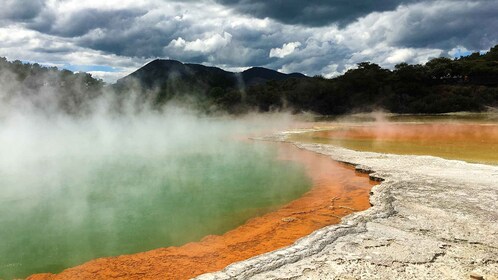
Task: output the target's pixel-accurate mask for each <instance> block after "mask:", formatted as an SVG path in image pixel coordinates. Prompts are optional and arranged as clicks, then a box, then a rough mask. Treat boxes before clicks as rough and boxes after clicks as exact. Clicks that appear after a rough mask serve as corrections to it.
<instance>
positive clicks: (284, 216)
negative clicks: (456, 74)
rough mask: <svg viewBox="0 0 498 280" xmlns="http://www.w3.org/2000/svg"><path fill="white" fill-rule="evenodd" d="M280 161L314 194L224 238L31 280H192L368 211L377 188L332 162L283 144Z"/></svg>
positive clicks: (94, 263)
mask: <svg viewBox="0 0 498 280" xmlns="http://www.w3.org/2000/svg"><path fill="white" fill-rule="evenodd" d="M278 145H279V149H281V150H280V160H292V161H297V162H300V163H302V164H304V166H305V168H306V172H307V173H308V175H309V176H310V178H311V179H312V182H313V188H312V189H311V190H310V191H309V192H307V193H306V194H304V195H303V196H302V197H301V198H299V199H297V200H294V201H292V202H290V203H289V204H287V205H285V206H283V207H281V208H280V209H278V210H276V211H274V212H271V213H268V214H265V215H263V216H260V217H256V218H253V219H250V220H248V221H247V222H246V223H245V224H243V225H242V226H240V227H238V228H236V229H234V230H231V231H229V232H227V233H225V234H223V235H220V236H207V237H205V238H203V239H202V240H201V241H199V242H192V243H188V244H185V245H183V246H180V247H167V248H160V249H156V250H151V251H147V252H143V253H137V254H132V255H122V256H118V257H107V258H99V259H95V260H92V261H89V262H87V263H85V264H82V265H80V266H76V267H73V268H69V269H66V270H64V271H63V272H61V273H59V274H49V273H46V274H35V275H32V276H30V277H29V278H28V279H108V278H114V279H189V278H192V277H195V276H198V275H200V274H203V273H207V272H213V271H217V270H221V269H223V268H224V267H226V266H227V265H229V264H231V263H234V262H237V261H241V260H245V259H248V258H251V257H254V256H256V255H260V254H263V253H266V252H270V251H273V250H276V249H279V248H282V247H285V246H288V245H291V244H292V243H294V242H295V241H296V240H297V239H299V238H301V237H303V236H306V235H308V234H310V233H311V232H313V231H315V230H317V229H319V228H322V227H325V226H327V225H331V224H336V223H338V222H339V221H340V218H341V217H343V216H346V215H348V214H350V213H352V212H354V211H361V210H364V209H367V208H368V207H369V206H370V204H369V191H370V189H371V187H372V186H373V185H374V184H375V183H374V182H372V181H369V179H368V176H367V175H360V174H357V173H355V172H354V170H353V168H351V167H346V166H345V165H342V164H339V163H337V162H334V161H333V160H331V159H330V158H329V157H327V156H324V155H319V154H316V153H313V152H310V151H305V150H300V149H298V148H296V147H295V146H293V145H290V144H278Z"/></svg>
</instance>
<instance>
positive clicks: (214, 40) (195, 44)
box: [170, 32, 232, 53]
mask: <svg viewBox="0 0 498 280" xmlns="http://www.w3.org/2000/svg"><path fill="white" fill-rule="evenodd" d="M231 41H232V35H231V34H230V33H228V32H223V36H221V35H220V34H214V35H212V36H209V37H207V38H204V39H196V40H194V41H185V40H184V39H183V38H182V37H178V39H174V40H172V41H171V43H170V46H173V47H175V48H182V49H183V50H185V51H192V52H200V53H212V52H214V51H217V50H219V49H221V48H224V47H226V46H227V45H228V44H230V42H231Z"/></svg>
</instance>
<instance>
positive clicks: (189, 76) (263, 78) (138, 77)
mask: <svg viewBox="0 0 498 280" xmlns="http://www.w3.org/2000/svg"><path fill="white" fill-rule="evenodd" d="M306 77H307V76H305V75H303V74H301V73H292V74H285V73H281V72H278V71H275V70H272V69H268V68H263V67H252V68H249V69H247V70H245V71H243V72H239V73H236V72H229V71H225V70H223V69H221V68H218V67H212V66H204V65H201V64H192V63H182V62H180V61H177V60H166V59H156V60H153V61H151V62H149V63H147V64H146V65H144V66H143V67H141V68H139V69H138V70H136V71H135V72H133V73H131V74H129V75H128V76H125V77H123V78H121V79H119V80H118V81H117V82H116V84H117V85H125V84H126V83H128V82H131V81H137V82H138V83H140V85H141V86H142V87H144V88H148V89H151V88H154V87H164V86H165V84H168V83H169V82H172V81H175V82H178V81H183V82H186V83H192V84H198V85H201V86H206V87H209V88H212V87H220V88H237V87H240V86H254V85H260V84H264V83H266V82H268V81H271V80H274V81H281V80H285V79H289V78H306ZM242 82H243V83H242Z"/></svg>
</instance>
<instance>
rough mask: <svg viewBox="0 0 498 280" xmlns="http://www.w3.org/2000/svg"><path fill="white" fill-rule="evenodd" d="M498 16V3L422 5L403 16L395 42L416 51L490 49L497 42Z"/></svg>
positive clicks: (477, 2)
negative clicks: (430, 49)
mask: <svg viewBox="0 0 498 280" xmlns="http://www.w3.org/2000/svg"><path fill="white" fill-rule="evenodd" d="M497 15H498V2H496V1H474V2H463V1H455V2H453V3H451V2H450V3H448V5H447V6H446V7H441V8H438V9H435V10H430V9H428V8H424V7H422V6H420V8H419V9H412V10H411V12H409V13H407V14H406V16H404V17H401V18H402V19H403V22H404V24H402V25H400V26H402V27H403V29H402V30H400V31H402V32H398V34H397V38H395V40H393V43H394V44H396V45H400V46H409V47H414V48H441V49H448V48H453V47H455V46H463V47H466V48H468V49H473V50H483V49H487V48H489V47H490V46H492V44H494V43H497V39H498V28H497V27H498V16H497ZM398 20H399V18H398ZM392 24H396V22H392Z"/></svg>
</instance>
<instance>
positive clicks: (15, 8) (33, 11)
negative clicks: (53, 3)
mask: <svg viewBox="0 0 498 280" xmlns="http://www.w3.org/2000/svg"><path fill="white" fill-rule="evenodd" d="M44 2H45V1H43V0H3V1H2V5H1V7H0V19H2V20H9V21H21V22H23V21H29V20H31V19H33V18H35V17H36V16H37V15H38V14H39V13H40V12H41V11H42V10H43V7H44V5H45V4H44Z"/></svg>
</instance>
